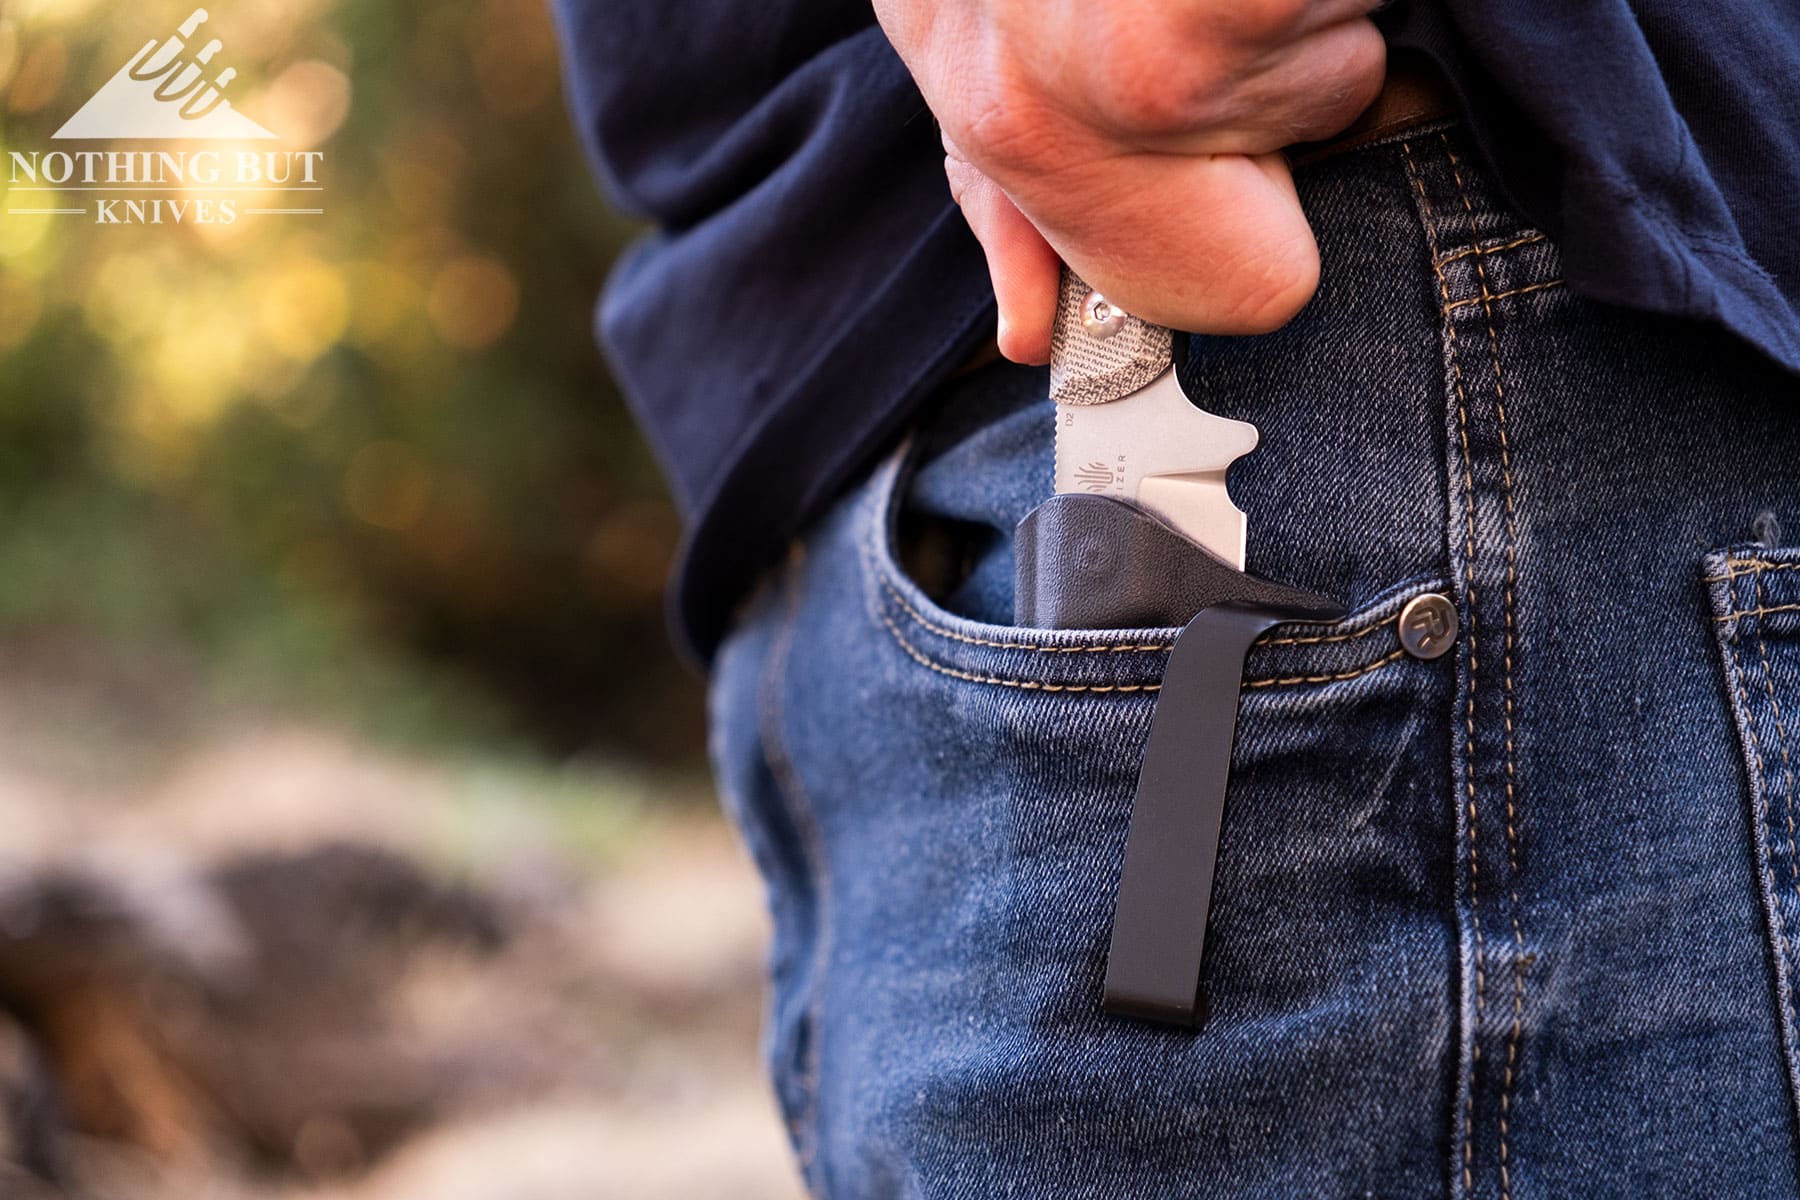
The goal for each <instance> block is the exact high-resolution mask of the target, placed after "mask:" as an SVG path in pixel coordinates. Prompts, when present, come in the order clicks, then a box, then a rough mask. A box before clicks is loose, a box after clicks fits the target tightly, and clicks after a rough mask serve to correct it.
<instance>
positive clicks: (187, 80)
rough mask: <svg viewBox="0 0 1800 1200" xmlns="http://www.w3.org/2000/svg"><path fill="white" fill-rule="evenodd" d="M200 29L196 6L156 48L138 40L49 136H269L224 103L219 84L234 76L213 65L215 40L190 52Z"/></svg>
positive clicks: (222, 87) (201, 19)
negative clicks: (113, 71) (114, 71)
mask: <svg viewBox="0 0 1800 1200" xmlns="http://www.w3.org/2000/svg"><path fill="white" fill-rule="evenodd" d="M205 23H206V10H205V9H204V8H196V9H195V10H194V11H193V13H192V14H191V15H190V16H189V17H188V19H187V20H185V21H183V22H182V23H181V28H180V29H178V30H177V31H176V32H175V34H174V36H172V37H169V38H166V39H164V40H163V41H162V42H161V43H160V44H159V43H158V42H157V41H156V39H154V38H152V39H151V40H150V41H148V42H145V43H144V48H143V49H142V50H139V51H138V52H137V54H136V55H135V56H134V57H133V58H132V59H131V61H130V62H128V63H126V64H125V65H124V66H123V67H121V68H119V72H118V74H116V75H114V76H113V77H112V78H111V79H109V80H107V81H106V83H105V84H103V85H102V86H101V88H100V90H99V91H97V92H95V93H94V95H93V97H92V98H91V99H89V100H88V102H87V103H86V104H84V105H82V106H81V108H80V110H79V111H77V112H76V114H75V115H74V116H72V117H70V118H69V119H68V120H67V121H65V122H64V123H63V127H62V128H61V129H59V130H57V131H56V132H55V133H54V134H53V135H52V137H57V138H184V139H186V138H210V139H215V140H221V139H230V140H233V141H244V140H249V139H252V138H273V137H275V136H276V135H275V134H273V133H271V132H269V131H268V130H267V129H264V128H263V127H262V126H261V125H258V124H257V123H256V122H255V121H252V120H251V119H250V118H249V117H246V116H245V115H244V114H243V113H241V112H239V111H237V109H235V108H233V107H231V101H229V100H227V99H226V98H225V86H226V85H227V84H229V83H230V82H231V81H232V80H233V79H235V78H237V70H236V69H235V68H233V67H226V68H224V69H223V70H219V69H217V68H216V67H215V66H214V65H213V59H214V57H215V56H217V54H218V53H219V50H220V49H221V48H222V47H223V46H224V43H223V42H221V41H220V40H219V39H218V38H213V39H212V40H210V41H208V42H207V43H206V44H205V45H204V46H201V47H199V49H198V50H196V49H195V43H196V42H197V41H198V40H199V39H198V38H197V37H196V36H195V33H196V32H197V31H198V30H199V28H200V26H202V25H204V24H205Z"/></svg>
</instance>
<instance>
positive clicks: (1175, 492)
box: [1050, 270, 1257, 571]
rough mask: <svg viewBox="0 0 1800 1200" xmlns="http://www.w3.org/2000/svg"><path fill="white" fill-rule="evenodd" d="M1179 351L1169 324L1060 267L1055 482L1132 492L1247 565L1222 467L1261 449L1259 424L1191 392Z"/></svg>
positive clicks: (1054, 354)
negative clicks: (1219, 412) (1121, 304)
mask: <svg viewBox="0 0 1800 1200" xmlns="http://www.w3.org/2000/svg"><path fill="white" fill-rule="evenodd" d="M1172 351H1173V335H1171V334H1170V332H1169V331H1168V330H1167V329H1164V328H1162V327H1161V326H1157V325H1152V324H1150V323H1149V322H1147V321H1141V320H1139V319H1138V318H1136V317H1133V316H1130V315H1128V314H1126V313H1124V312H1122V311H1120V310H1119V308H1118V307H1117V306H1116V305H1113V304H1110V303H1108V302H1107V301H1106V300H1105V298H1104V297H1102V296H1100V295H1099V293H1097V292H1093V291H1091V290H1089V288H1088V286H1087V285H1086V284H1084V283H1082V282H1081V280H1079V279H1077V278H1076V277H1075V274H1074V273H1073V272H1072V271H1068V270H1065V271H1064V272H1063V294H1062V300H1061V302H1060V304H1059V306H1058V309H1057V315H1056V328H1055V333H1054V335H1053V337H1052V342H1051V351H1050V397H1051V399H1053V400H1054V401H1056V490H1057V491H1059V492H1088V493H1106V494H1109V495H1114V496H1118V497H1120V498H1121V499H1125V500H1130V501H1132V502H1133V503H1135V504H1137V505H1138V506H1139V507H1141V508H1144V509H1146V510H1148V511H1149V512H1150V513H1152V514H1153V515H1155V516H1156V517H1158V518H1159V519H1161V520H1162V521H1163V522H1164V523H1165V524H1167V525H1170V526H1172V527H1173V528H1175V529H1176V530H1179V531H1180V532H1181V533H1183V534H1185V535H1186V536H1187V537H1189V538H1191V539H1193V540H1194V541H1196V542H1198V543H1200V545H1201V546H1203V547H1205V548H1206V549H1207V550H1209V551H1211V552H1212V553H1213V554H1214V555H1215V556H1216V557H1218V558H1220V559H1223V560H1224V561H1225V562H1227V563H1229V564H1230V565H1231V566H1232V567H1233V568H1235V569H1237V570H1239V571H1241V570H1243V569H1244V537H1245V523H1244V514H1243V512H1242V511H1241V510H1239V508H1238V507H1237V505H1235V504H1233V503H1232V502H1231V497H1230V495H1229V494H1227V492H1226V490H1225V472H1226V470H1227V469H1228V468H1229V467H1230V466H1231V464H1232V463H1233V462H1235V461H1237V459H1239V458H1241V457H1242V456H1243V455H1245V454H1248V453H1249V452H1250V451H1252V450H1254V449H1256V441H1257V435H1256V426H1254V425H1252V424H1250V423H1249V422H1247V421H1233V420H1231V419H1229V418H1226V417H1220V416H1215V415H1214V414H1212V413H1209V412H1207V411H1206V410H1205V409H1203V408H1200V407H1199V406H1198V405H1196V404H1194V403H1193V401H1191V400H1189V399H1188V398H1187V395H1186V393H1184V392H1183V391H1182V390H1181V384H1180V382H1179V381H1178V380H1177V379H1176V377H1175V369H1174V358H1173V353H1172Z"/></svg>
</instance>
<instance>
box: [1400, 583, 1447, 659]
mask: <svg viewBox="0 0 1800 1200" xmlns="http://www.w3.org/2000/svg"><path fill="white" fill-rule="evenodd" d="M1456 630H1457V619H1456V605H1455V603H1454V602H1452V601H1451V599H1450V597H1448V596H1440V595H1438V594H1437V593H1436V592H1427V593H1425V595H1423V596H1414V597H1413V598H1412V599H1411V600H1408V601H1407V602H1406V607H1405V608H1403V609H1401V610H1400V645H1401V646H1402V647H1404V648H1405V650H1406V652H1407V653H1408V654H1410V655H1412V656H1413V657H1414V658H1424V659H1432V658H1438V657H1440V656H1442V655H1443V653H1444V652H1445V651H1446V650H1448V649H1450V647H1452V646H1454V645H1455V644H1456Z"/></svg>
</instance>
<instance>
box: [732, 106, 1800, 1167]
mask: <svg viewBox="0 0 1800 1200" xmlns="http://www.w3.org/2000/svg"><path fill="white" fill-rule="evenodd" d="M1300 187H1301V193H1302V197H1303V200H1304V202H1305V204H1306V206H1307V209H1308V212H1309V213H1310V214H1311V216H1312V218H1313V221H1314V225H1315V228H1316V230H1317V233H1318V237H1319V242H1320V246H1321V249H1322V252H1323V256H1324V263H1325V270H1324V284H1323V287H1322V288H1321V290H1320V292H1319V295H1318V297H1317V299H1315V300H1314V301H1313V303H1312V304H1311V306H1310V307H1309V308H1308V309H1307V310H1306V311H1305V312H1304V313H1303V314H1302V315H1301V316H1300V318H1299V319H1298V320H1296V321H1295V322H1293V323H1292V324H1291V325H1290V326H1288V327H1287V328H1285V329H1283V330H1281V331H1280V332H1278V333H1275V334H1271V335H1268V336H1266V337H1257V338H1240V339H1195V340H1194V342H1193V343H1192V345H1191V347H1190V349H1189V355H1188V358H1187V360H1186V363H1185V382H1186V386H1187V389H1188V392H1189V394H1190V395H1192V396H1193V397H1194V398H1195V399H1196V400H1197V401H1198V402H1200V403H1201V404H1203V405H1204V406H1205V407H1206V408H1208V409H1210V410H1212V411H1213V412H1216V413H1220V414H1223V415H1225V416H1229V417H1236V418H1240V419H1243V420H1248V421H1253V422H1255V423H1256V424H1257V425H1258V426H1259V427H1260V428H1261V430H1262V435H1263V436H1262V444H1261V447H1260V448H1259V449H1258V450H1257V451H1256V452H1255V453H1254V454H1252V455H1250V456H1249V457H1247V458H1245V459H1244V460H1242V461H1241V462H1240V463H1239V464H1238V466H1237V467H1236V468H1235V470H1234V472H1233V478H1232V491H1233V494H1234V496H1235V498H1236V500H1237V502H1238V503H1239V504H1240V505H1241V506H1242V507H1243V508H1244V509H1246V510H1247V511H1248V513H1249V520H1250V551H1249V565H1250V569H1251V570H1253V571H1255V572H1257V573H1259V574H1261V575H1264V576H1267V577H1269V578H1271V579H1275V580H1279V581H1281V582H1284V583H1290V584H1294V585H1296V586H1299V587H1304V588H1307V589H1309V590H1312V591H1315V592H1318V593H1321V594H1323V595H1327V596H1330V597H1333V598H1335V599H1337V600H1340V601H1342V602H1343V603H1344V604H1345V605H1346V606H1347V607H1348V608H1349V609H1350V615H1349V616H1348V617H1347V618H1346V619H1344V620H1343V621H1342V622H1340V623H1338V624H1335V625H1328V626H1317V625H1311V626H1307V625H1288V626H1280V627H1277V628H1276V629H1274V630H1272V631H1270V632H1269V633H1268V634H1267V635H1265V636H1264V638H1263V639H1262V640H1261V641H1260V642H1259V643H1258V644H1257V645H1255V646H1254V647H1253V648H1252V649H1251V651H1250V654H1249V657H1248V661H1247V663H1246V671H1245V676H1244V687H1243V693H1242V699H1241V704H1240V709H1239V717H1238V733H1237V743H1236V748H1235V751H1234V756H1233V766H1232V775H1231V784H1230V789H1229V792H1228V800H1227V807H1226V812H1225V820H1224V831H1223V836H1222V841H1221V845H1220V851H1219V860H1218V874H1217V879H1216V884H1215V890H1214V894H1213V909H1212V918H1211V924H1210V928H1209V934H1208V941H1207V953H1206V961H1205V969H1204V987H1205V991H1206V994H1207V996H1208V999H1209V1002H1210V1015H1209V1017H1208V1019H1207V1021H1206V1023H1205V1025H1204V1026H1203V1027H1202V1028H1200V1029H1199V1030H1197V1031H1183V1030H1177V1029H1172V1028H1164V1027H1159V1026H1155V1025H1150V1024H1144V1023H1139V1022H1135V1021H1131V1020H1125V1019H1119V1018H1114V1017H1109V1016H1107V1015H1105V1014H1104V1013H1103V1012H1102V1009H1101V978H1102V973H1103V970H1104V966H1105V955H1106V947H1107V937H1108V930H1109V924H1110V921H1111V915H1112V903H1113V896H1114V892H1115V889H1116V887H1117V883H1118V874H1119V866H1120V861H1121V856H1122V852H1123V847H1124V842H1125V834H1126V827H1127V823H1128V820H1129V817H1130V805H1131V796H1132V789H1133V784H1134V781H1135V777H1136V772H1137V768H1138V763H1139V759H1140V756H1141V754H1142V751H1143V747H1144V740H1145V735H1146V732H1147V731H1148V728H1149V724H1150V718H1151V714H1152V712H1153V710H1154V708H1155V705H1156V699H1157V693H1156V688H1157V684H1158V680H1159V677H1160V673H1161V670H1162V667H1163V664H1164V662H1165V660H1166V658H1167V654H1168V647H1169V643H1170V642H1171V640H1172V639H1173V636H1174V634H1175V632H1176V631H1175V630H1172V629H1137V630H1125V631H1118V630H1114V631H1086V630H1065V631H1051V630H1041V629H1028V628H1017V627H1014V626H1013V625H1012V623H1011V619H1010V612H1011V603H1010V596H1011V570H1012V565H1011V544H1010V542H1011V530H1012V528H1013V526H1014V524H1015V523H1016V522H1017V521H1018V520H1019V519H1020V518H1021V517H1023V516H1024V515H1025V514H1026V512H1028V511H1029V510H1030V508H1031V507H1032V506H1033V505H1035V504H1036V503H1038V502H1039V501H1040V500H1042V499H1043V498H1044V497H1045V496H1046V495H1047V494H1048V491H1049V488H1050V460H1051V442H1052V420H1051V414H1050V411H1049V409H1048V406H1047V405H1046V403H1045V402H1044V401H1043V400H1042V399H1041V397H1042V396H1043V394H1044V386H1045V384H1044V378H1043V375H1042V373H1041V372H1036V371H1030V370H1025V369H1022V368H1014V367H1010V366H998V367H993V368H989V369H986V370H984V371H981V372H978V373H976V374H974V375H971V376H968V377H965V378H964V379H962V380H960V381H958V382H957V383H956V384H954V385H952V386H951V387H950V388H948V389H947V391H946V394H945V395H944V396H942V397H941V399H940V402H939V403H938V404H937V406H936V407H935V409H934V410H933V412H932V413H931V414H930V415H929V416H928V417H926V418H925V419H923V420H922V421H921V422H920V423H919V425H918V427H917V428H916V429H915V430H913V431H912V433H911V435H910V437H909V439H908V441H907V443H906V445H905V446H903V447H901V448H900V449H898V450H897V451H896V452H895V453H894V454H893V455H892V456H891V457H890V458H888V460H887V461H886V462H885V463H884V464H883V465H881V466H880V467H879V468H878V469H876V470H874V472H873V473H872V474H871V475H869V476H868V477H867V478H866V480H865V481H864V482H863V483H862V484H861V485H860V487H859V488H858V489H857V490H856V491H855V492H854V493H853V494H851V495H848V496H846V497H844V498H843V499H842V501H841V502H840V503H838V504H837V505H836V507H835V509H834V510H833V511H831V512H830V514H829V515H828V516H827V517H826V518H825V519H823V520H822V521H821V522H819V523H818V524H817V526H816V527H814V528H813V529H811V530H810V531H809V532H808V534H807V535H806V536H805V538H804V539H802V540H801V542H800V543H798V544H797V545H796V546H795V547H794V549H793V552H792V554H791V556H790V558H789V561H788V562H787V563H786V564H785V566H784V567H782V568H781V569H780V570H779V571H777V572H775V573H774V574H773V576H772V577H771V579H770V580H769V581H768V583H767V584H766V586H765V587H764V588H763V589H762V591H761V593H760V594H759V595H758V596H757V597H756V598H755V599H754V600H753V601H752V602H751V603H750V604H749V606H748V607H747V609H746V611H745V612H744V614H743V615H742V617H741V618H740V621H739V624H738V626H737V628H736V632H735V633H734V635H733V636H732V638H731V639H730V641H729V642H728V644H727V646H726V648H725V650H724V653H723V656H722V659H721V661H720V663H719V666H718V670H717V675H716V678H715V681H714V686H713V695H712V704H713V714H712V716H713V736H714V744H713V757H714V761H715V766H716V770H717V774H718V778H719V782H720V785H721V790H722V792H723V794H724V797H725V800H726V803H727V805H728V806H729V808H730V810H731V812H732V814H733V815H734V817H735V819H736V820H737V822H738V823H739V825H740V826H741V828H742V830H743V833H744V836H745V838H746V840H747V842H748V844H749V846H750V848H751V850H752V852H753V854H754V855H755V857H756V860H757V862H758V864H759V866H760V868H761V870H762V872H763V873H764V875H765V876H766V878H767V881H768V886H769V895H770V898H771V903H772V905H773V910H774V915H775V924H776V937H775V944H774V950H773V955H772V963H771V969H772V977H773V987H772V999H771V1004H770V1011H769V1020H768V1028H767V1053H768V1057H769V1061H770V1064H771V1067H772V1071H773V1075H774V1079H775V1083H776V1089H777V1092H778V1095H779V1098H780V1101H781V1105H782V1108H783V1111H784V1112H785V1114H786V1116H787V1118H788V1121H789V1122H790V1126H791V1131H792V1136H793V1139H794V1143H795V1146H796V1147H797V1150H798V1152H799V1154H800V1156H801V1159H802V1161H803V1163H804V1169H805V1172H806V1175H807V1178H808V1181H809V1183H810V1184H811V1186H812V1187H813V1189H814V1190H815V1191H816V1192H817V1193H818V1194H820V1195H826V1196H832V1197H852V1198H859V1200H860V1198H864V1197H870V1198H873V1197H902V1196H904V1197H980V1198H984V1200H985V1198H987V1197H998V1196H1017V1197H1029V1198H1037V1197H1094V1198H1099V1197H1108V1198H1111V1197H1118V1198H1120V1200H1126V1198H1130V1200H1149V1198H1156V1197H1184V1198H1187V1197H1280V1198H1282V1200H1294V1198H1299V1197H1321V1198H1325V1197H1329V1198H1332V1200H1342V1198H1346V1197H1363V1196H1370V1197H1421V1196H1454V1197H1481V1198H1500V1200H1512V1198H1513V1197H1519V1198H1521V1200H1523V1198H1527V1197H1558V1198H1561V1197H1607V1196H1620V1197H1625V1196H1632V1197H1642V1196H1700V1195H1706V1196H1731V1197H1736V1198H1743V1197H1763V1196H1794V1195H1795V1194H1796V1192H1797V1191H1800V1173H1797V1168H1796V1112H1795V1095H1796V1073H1795V1068H1796V1061H1797V1057H1796V1056H1797V1053H1800V1030H1797V1015H1796V983H1797V982H1800V981H1797V980H1796V972H1797V971H1800V944H1797V942H1796V939H1797V938H1800V851H1797V850H1796V843H1797V840H1800V834H1797V832H1796V830H1797V821H1800V814H1797V811H1796V810H1797V809H1800V797H1797V795H1796V792H1797V791H1800V787H1797V784H1796V779H1797V777H1800V548H1793V547H1783V545H1782V542H1781V538H1782V534H1781V528H1782V526H1784V525H1785V526H1786V527H1787V528H1789V529H1791V530H1793V531H1795V533H1796V534H1800V420H1797V419H1796V418H1797V416H1800V410H1797V409H1796V407H1795V400H1796V395H1795V393H1796V388H1795V385H1794V382H1793V380H1791V379H1789V378H1787V377H1785V376H1782V375H1779V374H1777V373H1776V372H1774V371H1773V370H1771V369H1768V368H1766V367H1764V366H1763V365H1762V364H1761V363H1760V362H1759V360H1757V359H1755V358H1754V357H1753V356H1752V355H1751V354H1750V353H1749V352H1748V351H1746V350H1744V349H1742V348H1741V347H1740V346H1738V345H1737V344H1736V343H1734V342H1731V341H1729V340H1727V339H1726V338H1725V337H1723V336H1722V335H1719V334H1716V333H1715V332H1713V331H1711V330H1708V329H1703V328H1699V327H1693V326H1687V325H1678V324H1673V323H1668V322H1663V321H1653V320H1651V319H1648V318H1645V317H1642V316H1639V315H1635V314H1632V313H1628V312H1624V311H1621V310H1615V309H1610V308H1605V307H1602V306H1599V305H1596V304H1593V303H1590V302H1588V301H1585V300H1583V299H1582V298H1581V297H1579V296H1576V295H1574V294H1572V293H1571V292H1570V291H1569V290H1568V289H1567V288H1565V287H1563V286H1562V285H1561V266H1560V263H1561V259H1560V257H1559V254H1560V253H1562V252H1573V250H1566V251H1559V248H1558V247H1557V246H1556V245H1555V244H1553V243H1552V242H1551V241H1549V240H1548V239H1546V238H1545V236H1544V235H1543V234H1541V233H1539V232H1537V231H1535V230H1533V229H1531V228H1529V227H1527V226H1526V225H1525V224H1524V223H1523V222H1522V221H1521V220H1520V218H1518V217H1517V216H1516V215H1515V214H1514V212H1513V211H1512V209H1511V208H1510V206H1509V205H1508V204H1507V203H1506V202H1505V200H1504V199H1503V198H1502V197H1501V196H1500V195H1499V194H1498V193H1497V191H1496V189H1495V187H1494V185H1493V184H1492V183H1491V182H1490V180H1489V179H1488V178H1487V176H1486V175H1485V174H1484V172H1483V171H1482V170H1481V168H1480V167H1479V165H1478V164H1477V162H1476V160H1475V157H1474V154H1473V151H1472V149H1471V147H1469V146H1468V145H1467V144H1466V143H1465V141H1464V139H1463V136H1462V134H1461V133H1460V131H1459V130H1457V129H1455V128H1449V129H1445V130H1442V131H1438V130H1433V131H1427V132H1423V133H1414V134H1412V135H1410V136H1409V137H1407V138H1406V139H1404V140H1393V141H1388V142H1385V143H1382V144H1379V145H1375V146H1372V147H1369V148H1365V149H1361V150H1358V151H1355V152H1352V153H1349V154H1347V155H1343V156H1340V157H1338V158H1334V159H1331V160H1328V161H1326V162H1323V163H1320V164H1317V165H1316V166H1313V167H1309V168H1308V169H1306V170H1305V171H1303V172H1302V173H1301V177H1300ZM844 402H845V403H854V397H846V398H845V400H844ZM1429 592H1437V593H1442V594H1444V595H1446V596H1448V597H1450V598H1451V599H1452V600H1453V601H1454V603H1455V604H1456V606H1457V609H1458V611H1459V613H1460V616H1461V632H1460V634H1459V636H1458V639H1457V643H1456V645H1455V647H1454V649H1453V650H1452V651H1451V652H1450V653H1448V654H1446V655H1444V656H1443V657H1440V658H1437V659H1435V660H1430V661H1427V660H1425V659H1421V658H1416V657H1413V656H1412V655H1410V654H1408V653H1407V652H1406V651H1405V649H1403V648H1402V646H1401V644H1400V641H1399V639H1398V636H1397V633H1396V619H1397V614H1398V612H1399V610H1400V608H1401V606H1402V605H1403V604H1404V603H1405V602H1406V601H1407V600H1408V599H1410V598H1412V597H1414V596H1418V595H1421V594H1424V593H1429Z"/></svg>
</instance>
